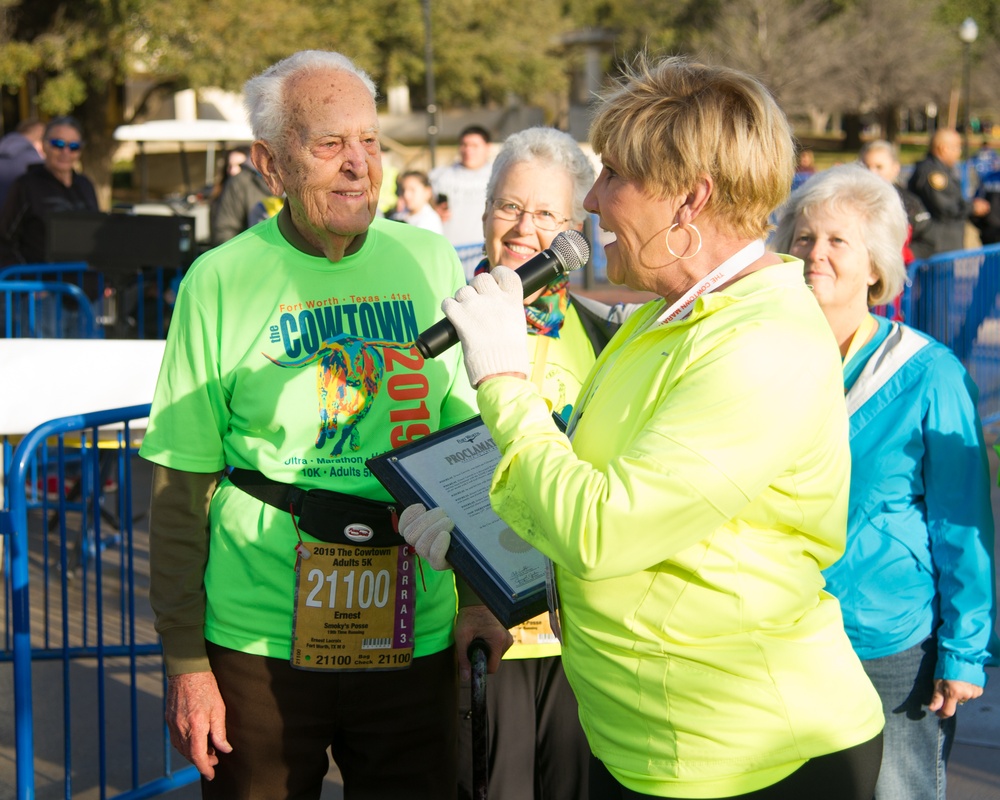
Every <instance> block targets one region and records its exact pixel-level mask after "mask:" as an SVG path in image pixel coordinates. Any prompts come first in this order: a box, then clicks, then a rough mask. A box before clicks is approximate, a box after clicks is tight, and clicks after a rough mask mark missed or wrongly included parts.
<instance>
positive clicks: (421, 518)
mask: <svg viewBox="0 0 1000 800" xmlns="http://www.w3.org/2000/svg"><path fill="white" fill-rule="evenodd" d="M454 527H455V523H454V522H452V521H451V519H449V517H448V515H447V514H445V513H444V509H443V508H432V509H431V510H430V511H428V510H427V509H426V508H424V507H423V506H422V505H421V504H420V503H415V504H413V505H412V506H407V507H406V508H405V509H403V513H402V514H400V515H399V533H400V535H401V536H402V537H403V538H404V539H406V543H407V544H408V545H410V546H411V547H412V548H413V549H414V550H416V551H417V555H419V556H422V557H423V558H424V559H426V561H427V563H428V564H430V565H431V566H432V567H434V569H436V570H439V571H441V570H446V569H451V564H449V563H448V561H447V560H446V559H445V556H446V555H447V554H448V548H449V547H450V546H451V531H452V529H453V528H454Z"/></svg>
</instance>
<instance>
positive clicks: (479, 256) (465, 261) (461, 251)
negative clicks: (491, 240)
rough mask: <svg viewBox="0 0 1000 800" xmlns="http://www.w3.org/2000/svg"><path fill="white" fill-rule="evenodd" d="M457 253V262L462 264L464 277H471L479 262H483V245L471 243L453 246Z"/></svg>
mask: <svg viewBox="0 0 1000 800" xmlns="http://www.w3.org/2000/svg"><path fill="white" fill-rule="evenodd" d="M455 251H456V252H457V253H458V260H459V261H461V262H462V269H464V270H465V274H466V275H471V274H472V270H474V269H475V268H476V267H477V266H478V264H479V262H480V261H482V260H483V243H482V242H473V243H472V244H459V245H455Z"/></svg>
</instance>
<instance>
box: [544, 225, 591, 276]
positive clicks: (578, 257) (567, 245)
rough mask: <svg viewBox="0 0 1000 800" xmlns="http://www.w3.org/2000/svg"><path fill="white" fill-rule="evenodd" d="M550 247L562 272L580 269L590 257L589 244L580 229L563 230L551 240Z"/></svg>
mask: <svg viewBox="0 0 1000 800" xmlns="http://www.w3.org/2000/svg"><path fill="white" fill-rule="evenodd" d="M550 249H551V250H552V251H553V252H554V253H555V254H556V258H558V259H559V263H560V264H562V266H563V272H572V271H573V270H575V269H580V267H582V266H583V265H584V264H586V263H587V260H588V259H589V258H590V245H589V244H587V237H586V236H584V235H583V234H582V233H580V231H563V232H562V233H560V234H559V235H558V236H557V237H556V238H555V239H553V240H552V244H551V246H550Z"/></svg>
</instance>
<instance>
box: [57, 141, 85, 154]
mask: <svg viewBox="0 0 1000 800" xmlns="http://www.w3.org/2000/svg"><path fill="white" fill-rule="evenodd" d="M49 144H50V145H52V146H53V147H54V148H56V149H57V150H65V149H66V148H67V147H68V148H69V149H70V150H72V151H73V152H74V153H75V152H76V151H77V150H79V149H80V148H81V147H83V142H67V141H66V140H65V139H49Z"/></svg>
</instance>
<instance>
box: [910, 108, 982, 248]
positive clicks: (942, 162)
mask: <svg viewBox="0 0 1000 800" xmlns="http://www.w3.org/2000/svg"><path fill="white" fill-rule="evenodd" d="M961 157H962V137H961V136H959V134H958V131H956V130H952V129H950V128H939V129H938V130H936V131H935V132H934V134H933V136H931V141H930V147H929V149H928V152H927V155H926V157H925V158H924V159H923V160H922V161H920V162H919V163H918V164H917V165H916V167H914V169H913V174H912V175H911V176H910V181H909V183H908V184H907V188H908V189H909V190H910V191H911V192H913V193H914V194H915V195H916V196H917V197H919V198H920V201H921V202H922V203H923V204H924V206H925V207H926V208H927V211H928V212H929V213H930V215H931V225H930V230H929V232H928V238H929V240H930V241H931V242H932V243H933V247H934V252H935V253H944V252H949V251H952V250H963V249H965V224H966V222H968V221H969V219H970V218H971V217H973V216H982V215H983V214H987V213H988V212H989V203H987V202H986V201H985V200H983V199H981V198H976V199H975V200H971V201H970V200H967V199H966V198H965V197H964V196H963V195H962V181H961V178H960V177H959V174H958V169H957V166H958V162H959V160H960V159H961Z"/></svg>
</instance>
